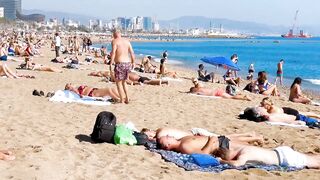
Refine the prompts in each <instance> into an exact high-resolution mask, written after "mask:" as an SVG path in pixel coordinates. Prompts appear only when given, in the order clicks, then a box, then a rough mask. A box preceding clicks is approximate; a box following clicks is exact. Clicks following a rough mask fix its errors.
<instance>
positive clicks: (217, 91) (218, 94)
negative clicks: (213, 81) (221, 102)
mask: <svg viewBox="0 0 320 180" xmlns="http://www.w3.org/2000/svg"><path fill="white" fill-rule="evenodd" d="M223 93H225V91H224V90H222V89H216V90H214V91H213V93H212V94H213V95H214V96H222V95H223Z"/></svg>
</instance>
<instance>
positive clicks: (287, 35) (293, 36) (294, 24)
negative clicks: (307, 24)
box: [281, 10, 312, 38]
mask: <svg viewBox="0 0 320 180" xmlns="http://www.w3.org/2000/svg"><path fill="white" fill-rule="evenodd" d="M298 13H299V11H298V10H297V11H296V14H295V17H294V23H293V25H292V28H291V29H290V30H289V32H288V33H287V34H283V35H281V37H283V38H311V37H312V36H311V35H309V34H307V33H305V32H304V31H303V30H300V33H299V34H294V32H293V30H294V29H295V27H296V23H297V18H298Z"/></svg>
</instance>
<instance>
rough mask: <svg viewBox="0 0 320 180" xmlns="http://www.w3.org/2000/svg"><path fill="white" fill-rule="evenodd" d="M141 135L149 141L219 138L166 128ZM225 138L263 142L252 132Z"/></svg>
mask: <svg viewBox="0 0 320 180" xmlns="http://www.w3.org/2000/svg"><path fill="white" fill-rule="evenodd" d="M141 133H144V134H146V135H147V136H148V138H149V140H157V139H159V138H161V137H163V136H170V137H174V138H175V139H181V138H183V137H186V136H215V137H218V136H219V135H218V134H214V133H211V132H209V131H207V130H205V129H201V128H192V129H191V130H189V131H183V130H179V129H174V128H168V127H164V128H159V129H157V130H155V131H154V130H150V129H147V128H143V129H142V130H141ZM227 136H228V137H229V138H231V139H234V140H236V141H240V142H246V143H251V142H258V143H262V142H263V136H259V135H256V134H255V133H254V132H252V133H242V134H229V135H227Z"/></svg>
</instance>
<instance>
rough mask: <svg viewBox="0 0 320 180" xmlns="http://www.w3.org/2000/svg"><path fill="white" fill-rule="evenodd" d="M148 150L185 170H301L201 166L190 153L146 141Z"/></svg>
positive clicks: (276, 167) (257, 166) (267, 167)
mask: <svg viewBox="0 0 320 180" xmlns="http://www.w3.org/2000/svg"><path fill="white" fill-rule="evenodd" d="M145 146H146V148H147V149H148V150H150V151H151V152H155V153H158V154H160V155H161V156H162V158H163V159H164V160H166V161H168V162H172V163H174V164H176V165H177V166H179V167H181V168H183V169H185V170H187V171H201V172H213V173H219V172H222V171H224V170H228V169H236V170H247V169H251V168H258V169H262V170H266V171H284V172H291V171H297V170H301V169H298V168H294V167H281V166H276V165H257V164H246V165H244V166H240V167H234V166H231V165H228V164H220V165H217V166H209V167H201V166H199V165H198V164H196V163H195V162H194V160H193V158H192V157H191V155H188V154H181V153H177V152H174V151H166V150H162V149H157V147H156V143H155V142H147V144H146V145H145Z"/></svg>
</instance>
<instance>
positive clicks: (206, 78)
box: [198, 64, 214, 83]
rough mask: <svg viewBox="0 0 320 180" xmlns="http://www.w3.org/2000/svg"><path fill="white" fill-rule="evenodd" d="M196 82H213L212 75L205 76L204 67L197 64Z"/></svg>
mask: <svg viewBox="0 0 320 180" xmlns="http://www.w3.org/2000/svg"><path fill="white" fill-rule="evenodd" d="M198 80H200V81H204V82H208V81H211V82H212V83H213V82H214V73H213V72H212V73H209V74H207V70H204V65H203V64H199V70H198Z"/></svg>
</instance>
